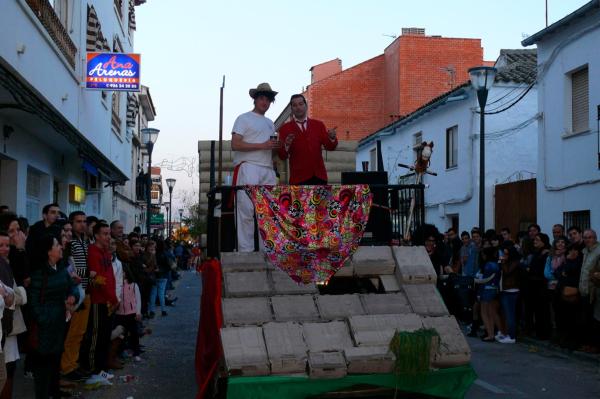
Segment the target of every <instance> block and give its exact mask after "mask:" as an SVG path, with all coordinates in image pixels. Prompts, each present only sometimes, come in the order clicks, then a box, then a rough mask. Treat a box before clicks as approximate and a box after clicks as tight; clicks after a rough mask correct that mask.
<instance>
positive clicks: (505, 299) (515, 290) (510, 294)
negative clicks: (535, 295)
mask: <svg viewBox="0 0 600 399" xmlns="http://www.w3.org/2000/svg"><path fill="white" fill-rule="evenodd" d="M501 254H502V256H501V257H500V259H499V260H498V262H499V263H500V266H501V272H502V280H501V287H502V291H501V292H500V303H501V304H502V314H503V315H504V322H505V325H506V328H505V329H504V330H503V334H502V335H500V336H498V337H497V338H496V340H497V341H498V342H500V343H502V344H514V343H515V342H516V338H517V300H518V298H519V284H520V283H519V276H520V271H519V260H520V258H521V255H519V252H518V251H517V248H515V245H514V244H513V242H512V241H504V242H503V243H502V249H501Z"/></svg>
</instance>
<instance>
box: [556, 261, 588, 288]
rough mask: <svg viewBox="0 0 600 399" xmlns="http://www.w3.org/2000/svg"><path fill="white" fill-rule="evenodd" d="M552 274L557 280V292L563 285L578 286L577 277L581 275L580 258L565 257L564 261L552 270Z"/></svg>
mask: <svg viewBox="0 0 600 399" xmlns="http://www.w3.org/2000/svg"><path fill="white" fill-rule="evenodd" d="M554 275H555V276H556V279H557V280H558V283H557V286H556V289H557V290H558V292H560V291H561V290H562V288H564V287H575V288H578V287H579V277H580V275H581V260H580V259H579V257H578V258H577V259H566V260H565V262H564V263H563V264H562V265H560V266H559V267H558V268H556V270H555V271H554Z"/></svg>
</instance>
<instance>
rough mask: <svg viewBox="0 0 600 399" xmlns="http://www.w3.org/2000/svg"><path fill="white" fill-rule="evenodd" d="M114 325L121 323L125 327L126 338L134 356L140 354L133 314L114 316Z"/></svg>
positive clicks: (138, 338)
mask: <svg viewBox="0 0 600 399" xmlns="http://www.w3.org/2000/svg"><path fill="white" fill-rule="evenodd" d="M115 325H117V326H118V325H121V326H123V328H125V331H126V333H127V340H128V342H129V346H130V347H131V350H133V354H134V356H139V354H140V336H139V334H138V326H137V321H136V320H135V314H128V315H117V316H116V317H115Z"/></svg>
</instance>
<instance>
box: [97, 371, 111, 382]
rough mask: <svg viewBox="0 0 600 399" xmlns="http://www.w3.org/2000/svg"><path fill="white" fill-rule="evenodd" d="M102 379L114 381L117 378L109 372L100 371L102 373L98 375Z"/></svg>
mask: <svg viewBox="0 0 600 399" xmlns="http://www.w3.org/2000/svg"><path fill="white" fill-rule="evenodd" d="M98 374H99V375H100V376H101V377H102V378H105V379H106V380H112V379H113V378H115V375H114V374H111V373H109V372H107V371H104V370H102V371H100V373H98Z"/></svg>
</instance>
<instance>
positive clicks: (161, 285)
mask: <svg viewBox="0 0 600 399" xmlns="http://www.w3.org/2000/svg"><path fill="white" fill-rule="evenodd" d="M166 251H167V248H166V246H165V241H164V240H162V239H158V240H157V242H156V271H155V284H154V285H153V286H152V292H151V293H150V302H149V303H148V311H149V312H150V317H153V316H154V306H155V305H156V297H157V296H158V301H159V303H160V310H161V315H162V316H166V315H167V312H166V311H165V293H166V288H167V274H168V273H170V272H171V265H170V264H169V259H168V257H167V253H166Z"/></svg>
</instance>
